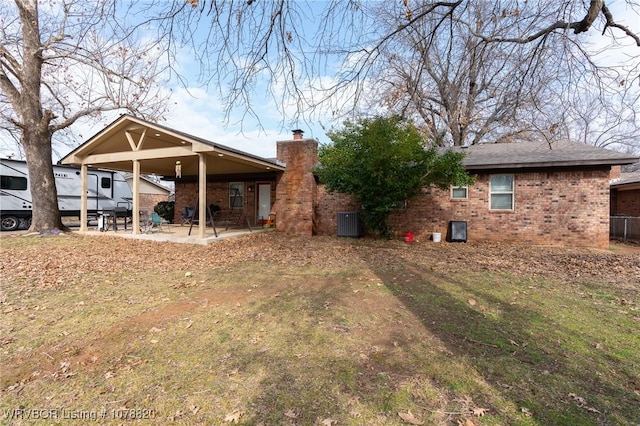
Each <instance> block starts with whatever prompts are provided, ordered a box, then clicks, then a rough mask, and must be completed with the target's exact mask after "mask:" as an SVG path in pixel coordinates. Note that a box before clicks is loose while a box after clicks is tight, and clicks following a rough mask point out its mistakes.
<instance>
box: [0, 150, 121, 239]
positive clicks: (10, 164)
mask: <svg viewBox="0 0 640 426" xmlns="http://www.w3.org/2000/svg"><path fill="white" fill-rule="evenodd" d="M53 174H54V176H55V179H56V189H57V191H58V208H59V209H60V214H61V216H76V217H80V204H81V203H80V196H81V194H80V192H81V188H82V182H81V181H80V169H79V168H78V167H74V166H58V165H54V166H53ZM31 200H32V198H31V191H30V190H29V172H28V170H27V163H26V162H24V161H18V160H8V159H0V216H1V219H2V226H1V229H2V230H3V231H13V230H16V229H18V228H20V227H23V228H28V227H29V225H30V223H31V211H32V201H31ZM132 200H133V195H132V193H131V188H130V187H129V184H128V183H127V181H126V180H125V178H124V176H123V175H122V174H120V173H118V172H113V171H108V170H99V169H89V173H88V176H87V213H88V216H89V218H90V219H95V218H96V217H97V216H98V214H101V213H102V212H103V211H114V210H116V209H118V210H121V211H122V210H125V209H126V211H127V212H128V213H130V212H131V208H132ZM128 215H130V214H128Z"/></svg>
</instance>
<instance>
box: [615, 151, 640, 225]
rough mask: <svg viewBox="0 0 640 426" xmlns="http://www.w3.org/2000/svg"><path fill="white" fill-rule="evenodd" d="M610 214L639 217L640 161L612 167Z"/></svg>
mask: <svg viewBox="0 0 640 426" xmlns="http://www.w3.org/2000/svg"><path fill="white" fill-rule="evenodd" d="M611 216H631V217H640V163H635V164H630V165H627V166H623V167H620V166H617V167H614V168H613V170H612V175H611Z"/></svg>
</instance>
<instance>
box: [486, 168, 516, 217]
mask: <svg viewBox="0 0 640 426" xmlns="http://www.w3.org/2000/svg"><path fill="white" fill-rule="evenodd" d="M489 179H490V181H489V193H490V197H489V209H491V210H513V198H514V197H513V181H514V178H513V175H491V176H490V178H489Z"/></svg>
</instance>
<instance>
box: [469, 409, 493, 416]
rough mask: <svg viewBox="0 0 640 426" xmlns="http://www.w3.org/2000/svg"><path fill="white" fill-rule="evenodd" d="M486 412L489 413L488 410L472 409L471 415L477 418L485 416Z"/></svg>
mask: <svg viewBox="0 0 640 426" xmlns="http://www.w3.org/2000/svg"><path fill="white" fill-rule="evenodd" d="M488 411H489V409H487V408H474V409H473V410H471V412H472V413H473V415H474V416H477V417H482V416H484V415H485V414H487V412H488Z"/></svg>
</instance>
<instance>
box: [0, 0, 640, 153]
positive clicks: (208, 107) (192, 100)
mask: <svg viewBox="0 0 640 426" xmlns="http://www.w3.org/2000/svg"><path fill="white" fill-rule="evenodd" d="M323 4H324V2H322V1H318V2H312V6H311V7H312V8H321V7H322V6H323ZM609 6H610V7H611V8H612V10H613V11H614V15H615V16H616V18H617V19H620V20H624V21H626V22H624V23H625V24H626V25H629V26H630V27H631V28H632V29H633V30H635V31H636V33H638V32H640V17H638V15H634V13H633V12H632V11H631V10H628V9H626V8H625V2H623V1H617V2H612V3H611V4H610V5H609ZM312 15H313V14H311V16H309V19H312V18H313V16H312ZM311 27H313V25H312V24H311V22H310V25H309V28H311ZM309 28H307V29H309ZM589 37H592V38H593V39H595V40H599V39H600V36H599V34H595V33H594V34H589ZM629 49H631V50H628V49H627V50H623V51H618V52H607V53H605V56H608V58H606V59H607V60H614V61H615V60H616V58H617V57H623V55H625V53H628V52H630V51H631V52H633V53H635V52H636V50H637V49H638V48H637V47H634V46H631V47H630V48H629ZM636 54H637V53H636ZM180 58H181V59H180V61H181V63H180V68H181V69H182V71H183V72H182V74H183V77H185V78H186V82H187V85H186V87H184V86H183V85H182V84H181V83H179V82H178V81H177V80H176V79H173V80H172V81H169V82H167V83H166V84H165V85H164V87H165V89H166V90H168V91H171V93H172V98H171V101H170V108H169V112H168V113H167V114H166V118H167V121H164V122H161V124H163V125H166V126H169V127H172V128H175V129H177V130H180V131H183V132H186V133H190V134H193V135H194V136H198V137H202V138H205V139H208V140H212V141H214V142H217V143H221V144H224V145H227V146H230V147H233V148H236V149H240V150H243V151H247V152H250V153H252V154H255V155H260V156H263V157H274V156H275V154H276V151H275V149H276V148H275V146H276V141H278V140H287V139H290V138H291V130H292V129H294V128H300V129H302V130H304V131H305V137H310V138H316V139H318V140H319V141H320V142H328V141H329V139H328V138H327V136H326V134H325V131H324V129H323V127H322V126H321V125H320V122H322V123H323V124H324V125H325V126H326V127H327V128H330V127H331V126H335V125H339V124H340V123H339V122H336V121H332V119H331V117H330V116H328V115H327V116H324V117H322V116H321V117H318V116H316V117H315V118H312V119H310V120H308V121H306V122H305V121H297V122H296V121H293V122H292V121H290V118H291V117H292V116H293V112H294V111H293V106H291V107H289V108H284V109H285V112H287V111H288V112H289V114H288V115H289V116H286V115H285V116H283V114H282V113H281V112H280V111H279V110H278V108H277V107H276V104H275V103H274V100H273V99H272V98H271V97H270V96H269V95H268V94H267V93H266V91H267V89H266V85H265V84H258V85H256V87H255V90H254V92H253V99H252V107H253V108H254V109H255V110H256V113H257V115H258V116H259V117H260V123H258V121H257V119H255V118H254V117H252V116H248V115H245V114H243V112H244V111H243V109H242V107H238V108H236V109H235V110H234V111H233V112H232V115H231V116H230V117H229V120H228V124H226V125H225V122H224V119H225V117H224V106H223V104H222V102H221V100H220V99H219V98H218V91H217V90H214V89H212V88H210V89H207V88H206V87H203V86H202V85H201V84H199V83H198V79H197V76H196V74H195V72H190V71H189V70H198V69H199V68H200V67H199V64H198V63H197V62H195V59H194V58H193V55H192V54H191V53H190V52H188V51H183V52H181V55H180ZM331 74H332V70H331V69H330V68H328V69H327V71H326V75H318V76H316V77H317V79H318V80H323V79H324V80H331V79H332V78H334V75H331ZM118 115H119V114H118V113H113V114H108V115H106V116H105V117H103V118H102V119H101V120H100V121H99V122H95V121H89V120H84V121H82V122H80V123H78V124H77V125H75V126H74V127H73V129H72V130H73V131H74V132H75V133H76V134H78V135H82V136H81V137H78V138H77V140H76V142H77V145H79V144H81V143H82V142H84V141H85V140H86V139H87V138H88V137H90V136H92V135H93V134H95V133H97V132H98V131H100V130H101V129H102V128H103V127H104V126H105V125H106V124H108V123H109V122H111V121H112V120H114V119H115V118H116V117H117V116H118ZM261 126H262V128H261ZM69 150H71V148H70V147H60V146H58V147H57V149H56V151H55V152H54V161H56V160H57V159H58V158H60V157H61V156H64V155H65V154H66V153H67V152H68V151H69ZM15 151H16V150H15V149H13V148H12V146H11V143H9V144H8V143H6V141H5V142H4V143H2V144H0V155H1V156H7V155H8V154H11V153H12V152H13V153H15Z"/></svg>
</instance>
